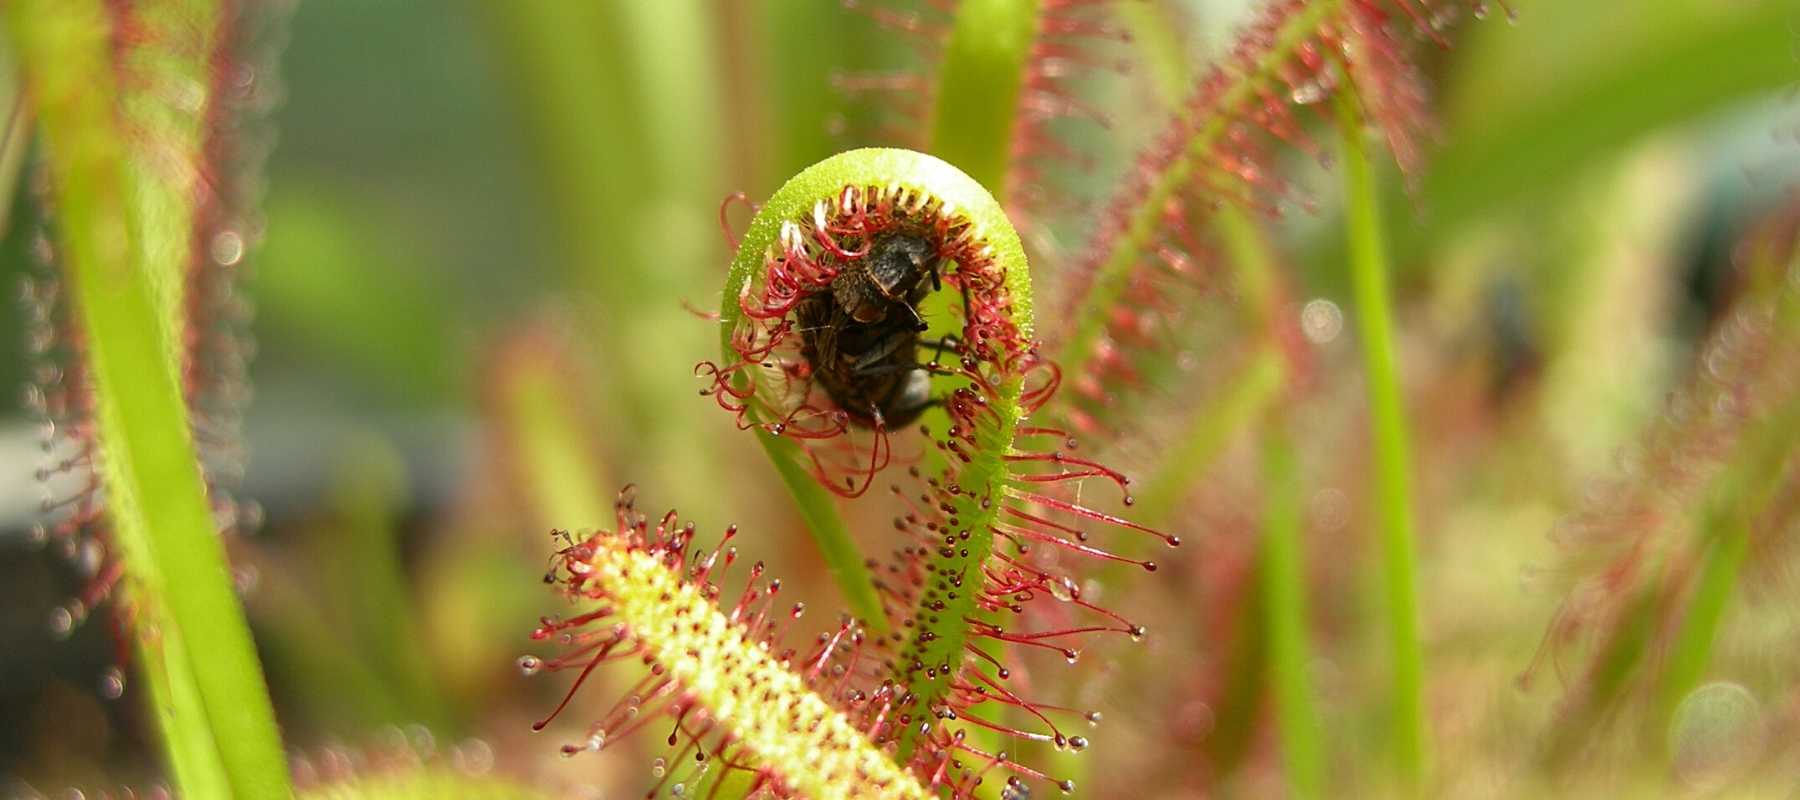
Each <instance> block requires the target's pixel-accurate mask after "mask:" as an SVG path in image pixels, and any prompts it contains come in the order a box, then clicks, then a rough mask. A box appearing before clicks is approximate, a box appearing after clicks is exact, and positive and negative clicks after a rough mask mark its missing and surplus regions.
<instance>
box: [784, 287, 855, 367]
mask: <svg viewBox="0 0 1800 800" xmlns="http://www.w3.org/2000/svg"><path fill="white" fill-rule="evenodd" d="M842 316H843V311H842V309H840V308H838V305H837V303H834V302H832V301H831V300H829V299H827V296H826V295H824V294H815V295H813V296H811V297H808V298H806V299H805V300H801V301H800V304H799V305H798V306H796V307H795V308H794V321H795V323H797V325H798V331H797V332H798V333H799V334H800V346H801V353H800V354H801V355H802V356H805V357H806V360H807V361H808V362H810V363H811V364H812V367H813V370H814V371H818V370H825V369H830V368H831V367H830V366H829V365H830V364H832V363H833V362H835V361H836V360H837V357H838V345H837V335H838V330H839V329H840V328H841V327H842V325H841V324H840V320H839V318H840V317H842Z"/></svg>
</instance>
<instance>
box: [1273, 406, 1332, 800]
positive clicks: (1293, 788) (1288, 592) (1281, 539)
mask: <svg viewBox="0 0 1800 800" xmlns="http://www.w3.org/2000/svg"><path fill="white" fill-rule="evenodd" d="M1262 456H1263V491H1264V492H1265V499H1264V501H1263V503H1264V505H1263V543H1262V574H1261V575H1260V576H1258V578H1259V581H1260V582H1261V585H1262V593H1263V609H1264V611H1265V612H1266V613H1267V615H1268V616H1267V617H1266V618H1265V621H1264V624H1265V626H1266V627H1267V628H1268V632H1269V633H1268V636H1269V668H1270V671H1271V672H1272V673H1273V675H1272V681H1271V683H1272V685H1273V689H1274V695H1275V719H1276V722H1277V723H1278V724H1277V728H1278V731H1279V735H1280V741H1281V756H1282V762H1283V764H1284V766H1285V769H1286V773H1287V782H1288V792H1289V795H1290V796H1292V797H1296V798H1309V797H1321V796H1323V795H1324V789H1325V764H1324V760H1323V755H1322V753H1323V748H1322V746H1321V743H1320V741H1319V734H1320V731H1321V730H1322V727H1321V725H1320V723H1319V715H1318V711H1317V710H1316V708H1315V704H1314V702H1313V691H1312V678H1311V674H1310V672H1311V670H1310V669H1309V664H1310V663H1311V661H1312V648H1311V646H1310V645H1309V644H1308V642H1307V640H1308V634H1307V623H1306V564H1305V560H1304V556H1303V555H1302V550H1303V549H1304V547H1305V545H1304V541H1303V538H1302V526H1301V509H1302V507H1303V503H1302V500H1301V495H1300V466H1299V458H1298V457H1297V455H1296V454H1295V452H1294V445H1293V442H1292V441H1291V440H1290V439H1289V436H1288V433H1287V431H1286V430H1284V429H1283V427H1282V423H1281V422H1279V421H1275V420H1270V421H1269V422H1268V424H1266V425H1265V426H1264V429H1263V452H1262Z"/></svg>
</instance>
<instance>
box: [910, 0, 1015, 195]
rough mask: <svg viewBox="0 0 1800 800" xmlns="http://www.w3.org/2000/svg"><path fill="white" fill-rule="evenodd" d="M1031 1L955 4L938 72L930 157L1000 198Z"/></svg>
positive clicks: (967, 0) (980, 0)
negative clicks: (943, 161)
mask: <svg viewBox="0 0 1800 800" xmlns="http://www.w3.org/2000/svg"><path fill="white" fill-rule="evenodd" d="M1038 2H1039V0H962V2H961V3H959V4H957V7H956V21H955V27H954V28H952V29H951V31H950V41H949V43H948V44H947V45H946V46H945V48H944V60H943V63H942V64H941V65H940V67H939V73H938V86H937V108H936V109H935V110H934V112H933V114H932V127H931V149H932V153H933V154H934V155H936V156H938V157H939V158H942V159H944V160H945V161H948V162H950V163H952V164H955V165H956V166H957V167H959V168H961V169H962V171H964V172H966V173H968V174H969V175H970V177H973V178H974V179H975V180H977V181H979V182H980V183H981V185H982V186H985V187H987V190H988V191H989V192H991V193H993V195H994V196H995V197H999V198H1002V199H1004V198H1005V192H1006V175H1007V168H1008V166H1009V165H1010V163H1011V160H1012V143H1013V128H1014V126H1016V125H1017V124H1018V116H1019V90H1020V89H1021V88H1022V87H1023V86H1024V83H1025V66H1026V62H1027V60H1028V59H1029V58H1030V57H1031V43H1032V40H1033V39H1035V38H1036V37H1037V15H1038Z"/></svg>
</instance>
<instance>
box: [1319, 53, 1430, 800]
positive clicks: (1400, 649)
mask: <svg viewBox="0 0 1800 800" xmlns="http://www.w3.org/2000/svg"><path fill="white" fill-rule="evenodd" d="M1344 84H1345V85H1344V90H1343V91H1342V92H1341V93H1339V95H1338V97H1337V113H1338V124H1339V127H1340V128H1341V129H1342V138H1343V152H1344V158H1343V170H1344V205H1345V215H1346V218H1345V226H1346V233H1347V235H1348V242H1349V253H1350V282H1351V285H1352V289H1353V292H1354V296H1355V299H1356V320H1357V333H1358V338H1359V339H1360V340H1361V342H1360V344H1361V346H1362V355H1363V365H1364V370H1365V375H1364V380H1365V381H1367V383H1368V396H1369V427H1370V429H1371V438H1372V439H1373V446H1374V458H1375V464H1374V469H1375V476H1374V480H1375V512H1376V524H1377V527H1378V528H1379V530H1380V541H1381V564H1382V575H1381V580H1382V583H1383V584H1384V587H1385V591H1384V600H1385V604H1386V612H1387V636H1388V646H1389V647H1390V648H1391V651H1390V656H1389V658H1390V664H1389V666H1390V668H1391V669H1392V670H1393V673H1392V680H1393V683H1392V687H1391V696H1390V697H1389V701H1388V702H1389V708H1390V713H1391V714H1392V729H1391V731H1390V734H1389V735H1390V737H1391V738H1390V746H1391V747H1392V753H1393V757H1394V761H1395V764H1394V766H1395V769H1396V770H1398V775H1397V777H1398V778H1399V779H1400V780H1401V781H1402V783H1403V784H1405V785H1407V786H1409V787H1413V788H1415V789H1416V788H1417V787H1419V785H1420V783H1421V781H1422V780H1423V777H1424V771H1425V755H1424V747H1425V716H1424V706H1423V702H1422V698H1421V694H1422V682H1423V679H1424V666H1423V661H1424V653H1423V649H1422V648H1421V647H1420V645H1419V610H1418V599H1417V591H1418V590H1417V578H1416V577H1415V575H1414V573H1415V571H1416V567H1415V566H1414V560H1415V553H1414V541H1413V540H1414V534H1413V508H1412V488H1411V483H1412V479H1411V464H1412V458H1411V457H1410V455H1409V453H1408V451H1409V449H1410V446H1409V443H1408V441H1407V433H1406V412H1405V410H1404V409H1403V408H1402V404H1401V397H1400V375H1399V371H1400V370H1399V364H1398V363H1397V359H1398V356H1397V355H1396V354H1395V348H1394V333H1393V326H1394V323H1393V311H1392V310H1391V309H1390V308H1389V295H1390V293H1391V289H1390V287H1389V285H1388V275H1389V271H1390V265H1389V263H1388V250H1387V241H1386V237H1385V235H1384V233H1383V231H1384V230H1385V229H1384V228H1383V227H1382V211H1381V199H1380V194H1379V187H1378V185H1377V183H1376V179H1375V168H1374V165H1373V164H1372V163H1371V161H1370V159H1369V150H1368V144H1367V138H1366V137H1367V135H1368V133H1367V131H1365V130H1364V127H1363V112H1362V108H1361V105H1360V103H1361V99H1360V98H1359V97H1358V95H1357V92H1356V87H1355V86H1354V85H1353V84H1352V83H1351V82H1350V79H1349V78H1348V77H1347V76H1346V77H1345V78H1344Z"/></svg>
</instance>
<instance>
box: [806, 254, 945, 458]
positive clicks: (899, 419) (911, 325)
mask: <svg viewBox="0 0 1800 800" xmlns="http://www.w3.org/2000/svg"><path fill="white" fill-rule="evenodd" d="M941 269H942V259H941V258H940V257H939V255H938V253H937V249H936V248H935V247H934V246H933V245H932V244H931V242H929V241H927V240H926V239H925V238H924V237H922V236H919V235H917V234H912V233H906V232H889V233H884V234H879V235H877V236H876V237H875V239H874V241H872V242H870V244H869V251H868V254H867V255H865V256H863V257H862V258H861V259H859V260H856V261H853V262H851V263H850V265H849V266H848V267H847V268H846V269H845V270H844V271H843V272H842V273H840V274H839V275H838V276H837V278H835V279H834V280H832V282H831V287H830V289H829V290H826V291H820V292H817V293H815V294H813V295H812V296H811V297H808V298H806V299H805V300H802V301H801V302H800V304H799V305H798V306H797V307H796V308H795V313H796V317H797V321H798V323H799V331H800V349H801V354H802V355H803V356H805V357H806V360H807V362H808V363H810V364H811V365H812V368H813V377H814V379H815V380H817V382H818V384H819V385H820V386H822V387H824V389H825V393H826V394H828V395H830V396H831V399H832V400H833V401H835V402H836V403H837V405H838V407H839V408H841V409H843V410H844V411H845V412H846V413H848V414H849V415H850V420H851V421H852V422H853V423H855V424H857V425H859V426H861V427H865V428H874V427H885V428H890V429H891V428H897V427H900V426H902V425H905V424H907V423H909V422H912V421H913V420H915V419H917V418H918V417H919V414H921V413H923V412H924V411H925V409H926V408H929V407H930V406H931V404H932V399H931V374H930V371H929V370H928V369H927V368H926V367H925V366H924V365H921V364H920V363H919V359H918V349H919V344H920V334H922V333H924V332H925V329H926V327H927V326H926V324H925V320H924V318H923V317H921V316H919V309H918V304H919V302H920V301H921V300H924V299H925V295H926V294H928V293H930V292H932V291H935V290H937V289H940V288H943V281H942V278H941V277H940V274H939V273H940V271H941ZM928 278H929V280H927V279H928Z"/></svg>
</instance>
